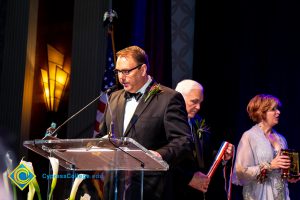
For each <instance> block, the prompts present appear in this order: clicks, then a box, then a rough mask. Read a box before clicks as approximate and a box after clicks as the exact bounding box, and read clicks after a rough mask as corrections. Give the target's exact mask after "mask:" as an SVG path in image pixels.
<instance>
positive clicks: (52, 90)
mask: <svg viewBox="0 0 300 200" xmlns="http://www.w3.org/2000/svg"><path fill="white" fill-rule="evenodd" d="M47 51H48V68H47V69H41V74H42V82H43V90H44V98H45V103H46V106H47V110H48V111H54V112H57V110H58V106H59V103H60V101H61V99H62V97H63V95H64V92H65V89H66V86H67V84H68V81H69V73H68V72H66V71H65V70H64V68H63V64H64V55H63V54H62V53H60V52H59V51H58V50H56V49H55V48H54V47H52V46H51V45H49V44H48V45H47Z"/></svg>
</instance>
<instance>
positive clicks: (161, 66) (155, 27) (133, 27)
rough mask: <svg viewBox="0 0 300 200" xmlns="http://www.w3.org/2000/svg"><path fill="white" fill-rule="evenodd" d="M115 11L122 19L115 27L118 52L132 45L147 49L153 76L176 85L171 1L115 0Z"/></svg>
mask: <svg viewBox="0 0 300 200" xmlns="http://www.w3.org/2000/svg"><path fill="white" fill-rule="evenodd" d="M124 8H126V9H124ZM113 9H114V10H115V11H116V12H117V13H118V17H119V18H118V22H117V23H116V25H115V41H116V50H117V51H118V50H120V49H122V48H125V47H127V46H131V45H138V46H140V47H142V48H144V49H145V50H146V52H147V53H148V56H149V59H150V65H151V68H150V74H151V75H152V76H154V78H155V79H156V80H157V81H158V82H160V83H162V84H164V85H167V86H172V66H171V11H170V10H171V2H170V0H166V1H158V0H155V1H146V0H129V1H122V0H115V1H113Z"/></svg>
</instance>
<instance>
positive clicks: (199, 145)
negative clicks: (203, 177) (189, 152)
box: [192, 123, 204, 168]
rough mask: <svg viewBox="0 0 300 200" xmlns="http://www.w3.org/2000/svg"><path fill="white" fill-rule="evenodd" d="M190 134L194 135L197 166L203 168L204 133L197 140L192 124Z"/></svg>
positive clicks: (195, 130)
mask: <svg viewBox="0 0 300 200" xmlns="http://www.w3.org/2000/svg"><path fill="white" fill-rule="evenodd" d="M192 134H193V135H194V140H195V141H194V142H195V150H196V156H197V161H198V165H199V167H200V168H204V156H203V155H204V148H203V145H204V144H203V138H204V135H203V134H204V133H202V135H201V138H199V136H198V134H197V129H196V126H195V123H193V125H192Z"/></svg>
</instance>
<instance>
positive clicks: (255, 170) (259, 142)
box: [233, 125, 290, 200]
mask: <svg viewBox="0 0 300 200" xmlns="http://www.w3.org/2000/svg"><path fill="white" fill-rule="evenodd" d="M273 133H274V135H275V137H277V139H278V141H279V144H280V146H281V149H287V143H286V140H285V138H284V137H283V136H282V135H280V134H279V133H277V132H275V131H274V130H273ZM276 155H277V151H276V150H275V149H274V148H273V146H272V145H271V143H270V142H269V140H268V139H267V138H266V137H265V135H264V132H263V131H262V130H261V129H260V128H259V126H258V125H255V126H253V127H252V128H251V129H250V130H248V131H246V132H245V133H244V134H243V136H242V138H241V140H240V142H239V145H238V149H237V153H236V160H235V166H234V174H233V183H234V184H236V185H241V186H243V197H244V199H245V200H260V199H261V200H289V199H290V198H289V190H288V184H287V181H286V180H283V179H282V178H281V170H280V169H277V170H271V171H268V172H267V178H266V180H265V181H264V182H262V183H260V182H259V181H258V180H257V176H258V175H259V174H260V167H261V166H262V165H265V164H266V163H270V162H271V161H272V160H273V159H274V157H275V156H276Z"/></svg>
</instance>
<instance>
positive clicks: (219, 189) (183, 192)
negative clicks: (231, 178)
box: [174, 79, 233, 199]
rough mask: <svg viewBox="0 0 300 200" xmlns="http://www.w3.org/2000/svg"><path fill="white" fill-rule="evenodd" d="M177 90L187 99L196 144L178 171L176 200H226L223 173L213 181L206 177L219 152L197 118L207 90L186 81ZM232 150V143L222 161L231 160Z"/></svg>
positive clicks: (205, 128)
mask: <svg viewBox="0 0 300 200" xmlns="http://www.w3.org/2000/svg"><path fill="white" fill-rule="evenodd" d="M175 90H176V91H178V92H180V93H181V94H182V95H183V97H184V100H185V104H186V110H187V113H188V121H189V124H190V127H191V130H192V139H193V144H194V145H193V153H191V154H190V155H188V156H186V158H185V159H184V160H183V161H182V163H181V164H180V166H178V167H177V168H176V171H177V173H175V178H174V179H175V184H174V185H175V186H174V187H175V189H174V191H176V195H175V197H176V198H175V199H204V198H205V199H226V198H227V197H226V193H225V190H224V184H223V183H224V180H223V181H222V180H220V177H221V174H222V173H221V172H217V175H216V176H214V177H213V178H212V179H213V180H212V181H211V180H210V179H209V178H208V177H207V176H206V175H205V174H204V173H207V172H208V170H209V168H210V166H211V165H212V163H213V160H214V157H215V155H216V153H217V151H216V150H214V147H213V146H214V144H213V143H215V141H212V138H211V133H209V130H207V129H208V128H207V127H205V126H204V127H202V128H200V126H201V120H202V119H201V117H200V116H199V115H197V113H198V112H199V110H200V108H201V103H202V101H203V98H204V94H203V92H204V89H203V87H202V85H201V84H200V83H198V82H196V81H193V80H189V79H186V80H183V81H181V82H179V83H178V84H177V86H176V89H175ZM199 129H202V130H200V131H199ZM232 148H233V147H232V144H229V146H228V148H227V150H226V153H225V156H224V158H223V160H226V161H227V160H229V159H230V158H231V157H232ZM223 163H225V162H223ZM219 170H220V169H219ZM221 179H222V177H221ZM220 181H222V182H223V183H222V182H220ZM209 186H210V187H209Z"/></svg>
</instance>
